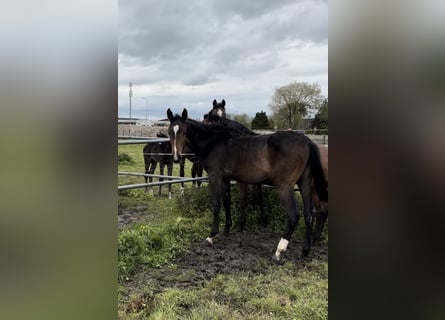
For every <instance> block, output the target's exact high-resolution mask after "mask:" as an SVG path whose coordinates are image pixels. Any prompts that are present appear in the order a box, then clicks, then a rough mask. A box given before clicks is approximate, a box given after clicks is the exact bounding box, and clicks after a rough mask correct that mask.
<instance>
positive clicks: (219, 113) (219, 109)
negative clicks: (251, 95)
mask: <svg viewBox="0 0 445 320" xmlns="http://www.w3.org/2000/svg"><path fill="white" fill-rule="evenodd" d="M225 106H226V101H225V100H224V99H223V100H222V101H221V102H217V101H216V99H215V100H213V108H212V110H210V111H209V121H210V122H215V121H218V120H219V119H220V118H225V117H226V108H225Z"/></svg>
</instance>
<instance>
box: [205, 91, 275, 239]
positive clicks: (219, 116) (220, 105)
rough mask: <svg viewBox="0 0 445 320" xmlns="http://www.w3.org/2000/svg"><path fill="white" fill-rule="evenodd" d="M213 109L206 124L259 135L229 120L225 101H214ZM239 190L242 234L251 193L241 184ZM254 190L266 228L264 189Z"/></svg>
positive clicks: (261, 220) (258, 187)
mask: <svg viewBox="0 0 445 320" xmlns="http://www.w3.org/2000/svg"><path fill="white" fill-rule="evenodd" d="M212 105H213V107H212V110H210V111H209V112H208V113H207V114H205V115H204V119H205V120H206V121H204V122H205V123H219V124H222V125H224V126H226V127H228V128H232V129H235V130H238V131H240V133H242V134H246V135H257V134H256V133H255V132H253V131H252V130H250V129H249V128H247V127H246V126H244V125H242V124H241V123H239V122H237V121H234V120H231V119H228V118H227V117H226V108H225V106H226V101H225V100H224V99H223V100H222V101H221V102H217V101H216V99H215V100H213V103H212ZM238 184H239V188H240V213H241V215H240V221H239V224H238V227H237V229H238V231H239V232H242V231H243V230H244V226H245V225H246V220H247V219H246V211H247V210H246V208H247V194H248V191H249V187H248V185H247V184H245V183H242V182H239V183H238ZM254 188H255V190H256V195H257V201H258V206H259V209H260V219H259V222H260V225H262V226H264V227H265V226H266V225H267V216H266V213H265V211H264V204H263V188H262V185H261V184H256V185H254Z"/></svg>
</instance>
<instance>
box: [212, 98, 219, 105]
mask: <svg viewBox="0 0 445 320" xmlns="http://www.w3.org/2000/svg"><path fill="white" fill-rule="evenodd" d="M217 104H218V102H216V99H215V100H213V106H214V107H216V105H217Z"/></svg>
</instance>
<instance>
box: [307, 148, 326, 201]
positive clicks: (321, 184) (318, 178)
mask: <svg viewBox="0 0 445 320" xmlns="http://www.w3.org/2000/svg"><path fill="white" fill-rule="evenodd" d="M308 162H309V165H310V166H311V172H312V178H313V179H314V187H315V191H317V194H318V197H319V198H320V200H321V201H326V202H327V201H328V186H327V184H326V179H325V177H324V173H323V168H322V166H321V161H320V152H319V151H318V147H317V145H316V144H315V143H314V142H312V141H309V161H308Z"/></svg>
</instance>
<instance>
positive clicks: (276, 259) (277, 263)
mask: <svg viewBox="0 0 445 320" xmlns="http://www.w3.org/2000/svg"><path fill="white" fill-rule="evenodd" d="M271 260H272V263H273V264H276V265H282V264H283V261H282V260H281V259H280V257H277V255H276V254H274V255H273V256H272V259H271Z"/></svg>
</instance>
